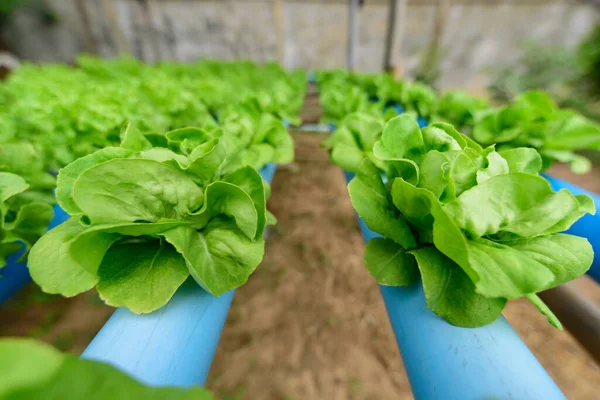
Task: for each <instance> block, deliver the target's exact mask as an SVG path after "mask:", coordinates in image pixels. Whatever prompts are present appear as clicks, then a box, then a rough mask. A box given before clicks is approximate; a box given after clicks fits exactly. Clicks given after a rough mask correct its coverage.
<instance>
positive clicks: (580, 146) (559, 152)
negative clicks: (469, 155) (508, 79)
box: [472, 91, 600, 173]
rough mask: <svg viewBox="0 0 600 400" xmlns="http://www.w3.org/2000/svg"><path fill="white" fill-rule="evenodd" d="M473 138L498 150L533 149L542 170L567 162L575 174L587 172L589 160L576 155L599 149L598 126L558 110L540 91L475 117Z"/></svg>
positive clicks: (577, 115)
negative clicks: (535, 150)
mask: <svg viewBox="0 0 600 400" xmlns="http://www.w3.org/2000/svg"><path fill="white" fill-rule="evenodd" d="M472 135H473V139H475V140H476V141H477V142H479V143H480V144H482V145H485V146H487V145H491V144H497V149H498V150H504V149H510V148H515V147H524V146H527V147H532V148H535V149H537V150H538V151H539V153H540V155H541V156H542V162H543V164H542V169H544V170H545V169H547V168H548V167H550V165H551V164H552V163H553V162H554V161H559V162H563V163H568V164H569V165H570V167H571V169H572V170H573V172H575V173H585V172H587V171H589V170H590V168H591V163H590V161H589V160H588V159H587V158H586V157H584V156H582V155H579V154H576V153H575V152H576V151H577V150H586V149H588V150H598V149H600V125H598V124H597V123H595V122H593V121H590V120H588V119H587V118H585V117H583V116H582V115H580V114H578V113H576V112H574V111H571V110H564V109H559V108H558V106H557V105H556V104H555V103H554V101H553V100H552V99H551V98H550V96H549V95H548V94H546V93H545V92H542V91H531V92H526V93H523V94H521V95H519V96H517V98H516V99H515V100H514V101H513V102H512V103H510V104H507V105H505V106H502V107H498V108H493V109H489V110H485V111H481V112H479V113H477V114H476V116H475V124H474V127H473V131H472Z"/></svg>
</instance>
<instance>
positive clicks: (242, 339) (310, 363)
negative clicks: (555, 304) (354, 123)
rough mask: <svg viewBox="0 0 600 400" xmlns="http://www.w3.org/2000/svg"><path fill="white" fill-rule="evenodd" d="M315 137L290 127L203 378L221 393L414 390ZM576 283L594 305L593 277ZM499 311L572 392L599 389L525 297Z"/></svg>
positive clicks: (584, 394) (279, 395) (342, 194)
mask: <svg viewBox="0 0 600 400" xmlns="http://www.w3.org/2000/svg"><path fill="white" fill-rule="evenodd" d="M324 138H325V136H323V135H303V134H296V135H294V139H295V141H296V153H297V156H296V161H295V163H294V164H291V165H289V166H282V167H280V168H279V169H278V171H277V175H276V177H275V179H274V182H273V187H272V196H271V200H270V201H269V208H270V209H271V210H272V211H273V212H274V213H275V215H277V217H278V218H279V222H278V225H277V226H276V227H275V229H273V231H272V234H271V237H269V239H268V242H267V251H266V256H265V260H264V262H263V265H261V266H260V267H259V269H258V271H257V272H256V274H255V275H254V276H253V277H252V278H251V280H250V282H249V283H248V284H247V285H245V286H244V287H242V288H241V289H239V290H238V291H237V293H236V297H235V298H234V302H233V306H232V311H231V313H230V315H229V318H228V320H227V324H226V325H225V329H224V332H223V337H222V339H221V343H220V345H219V349H218V350H217V355H216V357H215V362H214V364H213V368H212V370H211V375H210V377H209V387H210V388H211V389H214V390H215V391H216V392H217V393H220V394H221V395H222V396H223V398H236V399H252V400H262V399H268V400H276V399H277V400H282V399H311V400H313V399H340V400H342V399H361V400H363V399H364V400H367V399H378V400H380V399H410V398H412V395H411V392H410V387H409V386H408V381H407V378H406V375H405V372H404V370H403V367H402V362H401V358H400V355H399V353H398V349H397V347H396V344H395V341H394V337H393V333H392V331H391V328H390V325H389V322H388V320H387V316H386V312H385V308H384V305H383V302H382V301H381V298H380V295H379V291H378V289H377V286H376V285H375V282H374V281H373V279H372V278H370V276H369V275H368V273H367V271H366V270H365V269H364V267H363V262H362V251H363V247H364V243H363V240H362V236H361V234H360V232H359V229H358V224H357V222H356V219H355V216H354V211H353V209H352V206H351V204H350V201H349V198H348V195H347V191H346V186H345V181H344V177H343V176H342V173H341V171H340V169H339V168H337V167H335V166H333V165H332V164H330V163H329V162H328V160H327V154H326V153H325V151H323V150H321V149H319V148H318V144H319V142H320V141H322V140H323V139H324ZM553 172H555V171H553ZM556 175H558V173H557V174H556ZM595 176H598V175H595ZM563 177H566V176H563ZM566 178H570V177H566ZM588 179H589V176H588ZM575 285H577V287H578V288H580V289H582V290H583V291H584V292H585V293H587V294H588V295H590V297H592V298H594V300H595V301H596V302H597V303H598V304H600V290H599V288H598V286H597V285H596V284H595V283H594V282H591V281H590V280H589V279H587V278H585V277H584V278H581V279H580V280H578V281H577V282H576V283H575ZM505 315H506V317H507V318H508V320H509V321H510V323H511V324H512V325H513V327H514V328H515V330H516V331H517V332H518V333H519V334H520V335H521V337H522V338H523V340H524V341H525V343H526V344H527V345H528V346H529V348H530V349H531V350H532V351H533V353H534V354H535V355H536V357H537V358H538V359H539V360H540V362H541V363H542V365H543V366H544V367H545V368H546V369H547V370H548V372H549V373H550V375H551V376H552V377H553V378H554V380H555V381H556V383H557V384H558V385H559V386H560V388H561V389H562V390H563V391H564V393H565V394H566V396H567V397H568V398H569V399H581V400H584V399H590V400H591V399H595V398H597V389H598V385H599V383H600V369H599V368H598V365H596V364H595V363H594V362H593V360H592V359H591V357H590V356H589V355H588V354H587V353H586V352H585V351H584V350H583V349H582V348H581V347H580V346H579V345H578V344H577V342H576V341H575V340H574V339H573V337H571V336H570V335H569V334H568V333H566V332H560V331H558V330H556V329H554V328H552V327H551V326H550V325H549V324H548V323H547V322H546V321H545V319H544V317H542V316H541V315H540V314H538V313H537V311H536V310H535V309H534V308H533V307H532V306H531V305H529V304H528V303H527V302H523V301H515V302H511V303H510V304H509V306H508V307H507V309H506V311H505Z"/></svg>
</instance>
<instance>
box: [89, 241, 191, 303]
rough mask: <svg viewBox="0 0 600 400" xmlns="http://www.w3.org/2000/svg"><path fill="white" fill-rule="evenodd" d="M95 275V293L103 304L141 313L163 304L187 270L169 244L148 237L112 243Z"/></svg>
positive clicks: (181, 280) (182, 280)
mask: <svg viewBox="0 0 600 400" xmlns="http://www.w3.org/2000/svg"><path fill="white" fill-rule="evenodd" d="M98 276H99V278H100V281H99V282H98V293H99V294H100V297H102V299H103V300H104V301H105V302H106V304H108V305H110V306H113V307H127V308H128V309H129V310H131V311H133V312H134V313H137V314H143V313H149V312H152V311H154V310H157V309H159V308H160V307H162V306H164V305H165V304H167V302H168V301H169V300H170V299H171V297H172V296H173V295H174V294H175V292H176V291H177V289H178V288H179V286H181V285H182V284H183V282H185V280H186V279H187V277H188V276H189V272H188V269H187V267H186V263H185V260H184V258H183V257H182V256H181V254H179V253H177V251H175V249H174V248H173V247H172V246H170V245H168V244H160V242H159V241H151V242H146V243H126V244H117V245H113V246H112V247H111V248H110V249H109V250H108V251H107V252H106V255H105V256H104V259H103V260H102V264H101V265H100V268H99V269H98Z"/></svg>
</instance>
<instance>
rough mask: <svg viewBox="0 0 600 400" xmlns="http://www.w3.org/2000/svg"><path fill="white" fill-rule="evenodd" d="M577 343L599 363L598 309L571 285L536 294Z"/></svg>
mask: <svg viewBox="0 0 600 400" xmlns="http://www.w3.org/2000/svg"><path fill="white" fill-rule="evenodd" d="M538 295H539V296H540V298H541V299H542V300H544V303H546V305H547V306H548V307H549V308H550V309H551V310H552V312H553V313H554V314H555V315H556V316H557V317H558V319H559V320H560V322H561V323H562V324H563V325H564V327H565V328H566V329H567V330H568V331H569V332H570V333H571V334H572V335H573V336H574V337H575V339H577V341H578V342H579V343H580V344H581V345H582V346H583V347H584V348H585V349H586V350H587V351H588V352H589V353H590V354H591V355H592V356H593V357H594V358H595V359H596V362H600V307H598V306H597V305H596V304H594V303H593V302H591V301H590V300H589V299H588V298H587V297H585V296H583V295H582V294H580V293H579V292H578V291H577V288H576V286H575V285H574V284H572V283H565V284H562V285H560V286H558V287H555V288H554V289H550V290H546V291H545V292H541V293H538Z"/></svg>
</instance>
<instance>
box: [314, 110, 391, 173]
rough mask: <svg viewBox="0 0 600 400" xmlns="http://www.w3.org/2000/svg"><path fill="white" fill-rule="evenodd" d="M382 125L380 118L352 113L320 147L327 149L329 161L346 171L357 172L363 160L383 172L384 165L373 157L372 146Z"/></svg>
mask: <svg viewBox="0 0 600 400" xmlns="http://www.w3.org/2000/svg"><path fill="white" fill-rule="evenodd" d="M384 125H385V121H384V119H383V118H382V117H381V116H376V115H372V114H367V113H359V112H357V113H352V114H349V115H348V116H346V118H344V119H343V120H342V122H341V123H340V124H339V125H338V126H337V127H336V129H335V131H333V134H332V135H331V136H330V137H329V138H328V139H327V140H325V141H324V142H323V143H322V144H321V145H322V146H323V147H327V148H329V156H330V158H331V160H332V161H333V162H334V163H335V164H337V165H339V166H340V167H342V168H343V169H345V170H346V171H351V172H356V171H358V169H359V166H360V163H361V162H362V160H363V159H364V158H368V159H369V160H371V162H372V163H374V164H375V165H377V166H378V167H379V168H380V169H382V170H385V164H384V163H382V162H381V161H380V160H379V159H377V158H376V157H375V156H374V155H373V146H374V145H375V142H377V140H378V139H379V138H380V136H381V132H382V131H383V127H384Z"/></svg>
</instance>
